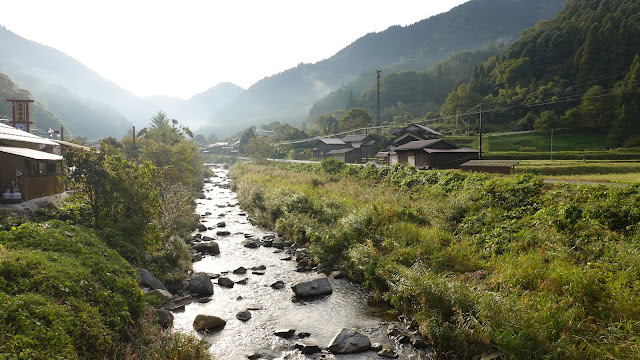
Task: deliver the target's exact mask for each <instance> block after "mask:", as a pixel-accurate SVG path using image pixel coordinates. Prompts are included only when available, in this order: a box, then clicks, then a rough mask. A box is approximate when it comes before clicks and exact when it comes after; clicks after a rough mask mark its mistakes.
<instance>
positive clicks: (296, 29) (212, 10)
mask: <svg viewBox="0 0 640 360" xmlns="http://www.w3.org/2000/svg"><path fill="white" fill-rule="evenodd" d="M466 1H468V0H437V1H435V0H393V1H390V0H385V1H381V0H324V1H317V0H316V1H303V0H228V1H220V0H181V1H176V0H170V1H168V0H109V1H106V0H102V1H100V0H91V1H87V0H55V1H52V0H20V1H17V0H2V1H1V2H0V25H3V26H5V27H6V28H7V29H9V30H10V31H12V32H14V33H16V34H18V35H19V36H21V37H23V38H26V39H29V40H33V41H35V42H38V43H40V44H43V45H47V46H50V47H53V48H55V49H58V50H60V51H62V52H64V53H65V54H67V55H69V56H71V57H73V58H74V59H76V60H78V61H80V62H81V63H83V64H84V65H86V66H87V67H89V68H90V69H92V70H93V71H96V72H97V73H99V74H100V75H102V76H103V77H105V78H107V79H109V80H111V81H113V82H115V83H116V84H118V85H120V86H121V87H123V88H125V89H127V90H129V91H131V92H132V93H133V94H135V95H137V96H142V97H145V96H150V95H169V96H175V97H180V98H183V99H187V98H189V97H191V96H193V95H195V94H197V93H200V92H203V91H205V90H207V89H209V88H211V87H213V86H215V85H217V84H219V83H221V82H225V81H228V82H232V83H234V84H236V85H238V86H241V87H243V88H245V89H246V88H248V87H250V86H251V85H253V84H254V83H256V82H257V81H259V80H261V79H263V78H265V77H268V76H271V75H274V74H277V73H279V72H282V71H284V70H287V69H289V68H292V67H295V66H296V65H298V64H299V63H302V62H304V63H315V62H318V61H320V60H323V59H326V58H329V57H331V56H332V55H334V54H335V53H336V52H338V51H340V50H341V49H343V48H344V47H346V46H347V45H349V44H351V43H352V42H353V41H355V40H356V39H358V38H359V37H361V36H363V35H365V34H367V33H370V32H379V31H382V30H385V29H386V28H388V27H389V26H392V25H410V24H413V23H415V22H417V21H420V20H422V19H426V18H428V17H430V16H432V15H436V14H439V13H442V12H446V11H448V10H449V9H451V8H453V7H455V6H457V5H459V4H462V3H464V2H466Z"/></svg>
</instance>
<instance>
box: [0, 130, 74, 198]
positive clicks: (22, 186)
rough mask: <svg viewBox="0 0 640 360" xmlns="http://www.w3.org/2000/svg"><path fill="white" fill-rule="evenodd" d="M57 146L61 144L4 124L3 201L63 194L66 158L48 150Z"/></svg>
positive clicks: (0, 149) (0, 142)
mask: <svg viewBox="0 0 640 360" xmlns="http://www.w3.org/2000/svg"><path fill="white" fill-rule="evenodd" d="M56 146H59V144H57V143H55V142H53V141H51V140H49V139H45V138H42V137H39V136H37V135H33V134H30V133H28V132H26V131H22V130H18V129H16V128H14V127H11V126H8V125H4V124H0V192H2V199H3V200H7V199H10V200H31V199H35V198H39V197H42V196H49V195H53V194H58V193H60V192H62V191H63V187H62V185H61V184H60V181H59V180H58V176H60V175H61V174H62V156H61V155H58V154H53V153H52V152H47V151H46V149H50V150H53V149H54V148H55V147H56ZM43 150H45V151H43Z"/></svg>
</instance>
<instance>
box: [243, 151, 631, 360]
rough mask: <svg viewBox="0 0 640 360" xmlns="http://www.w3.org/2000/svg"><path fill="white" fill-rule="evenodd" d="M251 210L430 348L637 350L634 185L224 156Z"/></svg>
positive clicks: (522, 353)
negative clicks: (384, 307)
mask: <svg viewBox="0 0 640 360" xmlns="http://www.w3.org/2000/svg"><path fill="white" fill-rule="evenodd" d="M232 177H233V180H234V186H235V189H236V190H237V193H238V198H239V201H240V204H241V206H242V207H243V208H244V209H246V210H247V211H248V212H249V213H250V214H251V216H252V219H253V221H254V222H255V223H257V224H259V225H261V226H266V227H269V228H272V229H275V231H277V232H279V233H283V234H284V235H285V236H286V237H287V238H288V239H291V240H292V241H295V242H297V243H300V244H305V246H307V247H308V248H309V249H310V251H311V253H312V255H313V256H314V257H315V259H316V260H317V261H318V262H319V263H320V264H322V265H324V266H325V267H326V268H327V269H328V270H332V269H341V270H344V271H346V272H347V273H348V274H349V277H350V278H351V279H354V280H356V281H360V282H362V283H364V284H366V285H367V286H368V287H369V288H370V289H372V290H374V291H375V294H376V297H377V298H378V299H379V300H380V301H383V302H385V303H386V304H389V305H390V306H392V307H393V308H394V309H395V310H396V311H397V312H398V313H406V314H409V315H411V316H413V317H414V318H415V319H416V320H417V322H418V323H419V325H420V327H419V329H420V332H421V333H422V335H424V336H425V337H427V338H429V339H431V340H432V341H433V346H434V347H435V349H436V351H437V353H438V355H439V356H440V357H442V358H464V359H466V358H472V357H474V356H478V355H481V354H483V353H491V352H500V353H502V354H503V355H504V356H505V357H507V358H512V359H522V358H527V359H601V358H606V357H613V358H636V357H640V341H639V340H638V338H637V336H636V334H637V332H638V330H640V328H639V325H638V324H640V314H639V310H638V309H640V306H638V305H640V296H639V295H638V291H637V290H638V289H640V280H639V279H640V276H639V275H640V273H639V271H640V270H639V269H640V267H639V266H638V265H639V264H640V257H639V256H638V252H637V248H638V244H639V243H640V236H639V234H638V226H637V224H638V222H639V221H640V212H638V210H637V209H638V208H639V205H640V190H639V188H638V187H637V186H629V187H624V188H608V187H603V186H591V187H590V186H573V185H566V184H545V183H544V182H542V181H541V180H538V179H535V178H533V177H531V176H527V175H525V176H516V177H515V178H514V179H503V178H492V177H489V176H487V175H477V174H466V173H460V172H435V171H430V172H418V171H416V170H414V169H412V168H405V167H401V166H396V167H393V168H391V169H376V168H373V167H363V168H359V167H344V166H343V165H340V164H338V163H334V162H323V163H321V164H317V165H291V164H269V165H255V164H244V163H243V164H236V165H235V166H234V167H233V168H232Z"/></svg>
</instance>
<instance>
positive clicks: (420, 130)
mask: <svg viewBox="0 0 640 360" xmlns="http://www.w3.org/2000/svg"><path fill="white" fill-rule="evenodd" d="M393 135H394V136H395V138H394V139H393V141H392V142H391V143H392V145H393V146H401V145H404V144H406V143H409V142H411V141H419V140H433V139H442V137H443V135H442V134H441V133H439V132H437V131H435V130H433V129H432V128H430V127H427V126H424V125H420V124H417V123H410V124H408V125H407V126H405V127H403V128H402V129H400V130H396V131H394V132H393Z"/></svg>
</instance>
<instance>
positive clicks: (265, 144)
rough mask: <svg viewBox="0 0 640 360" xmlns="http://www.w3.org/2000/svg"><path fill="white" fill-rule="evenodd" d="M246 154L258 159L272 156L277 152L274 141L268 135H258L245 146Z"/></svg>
mask: <svg viewBox="0 0 640 360" xmlns="http://www.w3.org/2000/svg"><path fill="white" fill-rule="evenodd" d="M244 153H245V155H247V156H249V157H251V158H254V159H257V160H264V159H268V158H271V157H273V156H274V155H275V153H276V147H275V145H274V143H273V142H272V141H270V140H269V139H267V138H266V137H256V138H253V139H251V140H249V142H248V143H247V144H246V145H245V146H244Z"/></svg>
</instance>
